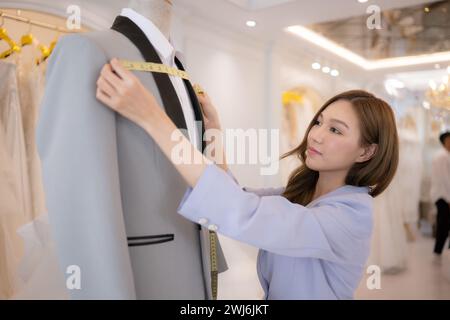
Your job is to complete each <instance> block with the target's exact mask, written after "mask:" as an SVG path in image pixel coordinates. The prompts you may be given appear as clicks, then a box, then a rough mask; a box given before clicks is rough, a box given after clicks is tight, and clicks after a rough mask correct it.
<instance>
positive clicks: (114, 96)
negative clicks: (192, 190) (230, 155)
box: [96, 59, 227, 186]
mask: <svg viewBox="0 0 450 320" xmlns="http://www.w3.org/2000/svg"><path fill="white" fill-rule="evenodd" d="M96 95H97V98H98V99H99V100H100V101H101V102H103V103H104V104H105V105H107V106H108V107H110V108H111V109H113V110H115V111H116V112H118V113H120V114H121V115H122V116H124V117H126V118H128V119H130V120H131V121H133V122H135V123H136V124H138V125H140V126H141V127H142V128H143V129H144V130H146V131H147V133H148V134H149V135H150V136H152V137H153V139H154V140H155V142H156V143H157V144H158V146H159V147H160V148H161V150H162V152H163V153H164V154H165V155H166V157H167V158H168V159H169V160H170V161H171V162H172V163H173V164H174V166H175V168H176V169H177V170H178V172H179V173H180V174H181V175H182V176H183V178H184V179H185V180H186V182H187V183H188V184H189V185H190V186H194V185H195V184H196V182H197V180H198V179H199V177H200V176H201V175H202V173H203V171H204V170H205V168H206V166H207V165H208V164H211V163H212V162H213V161H211V160H210V159H208V158H206V157H205V156H204V155H203V154H202V153H201V152H200V151H198V150H197V149H196V148H195V147H194V146H193V145H192V144H191V143H190V141H189V140H188V139H187V138H186V137H185V136H184V135H183V134H182V133H181V131H180V130H179V129H178V128H177V127H176V126H175V125H174V123H173V122H172V120H171V119H170V118H169V117H168V116H167V114H166V113H165V112H164V109H163V108H162V107H161V106H159V105H158V102H157V101H156V99H155V98H154V97H153V95H152V94H151V93H150V92H149V91H148V90H147V89H146V88H145V87H144V86H143V85H142V84H141V82H140V81H139V79H138V78H136V77H135V76H134V75H133V73H132V72H130V71H129V70H127V69H125V68H124V67H123V66H122V65H121V64H120V62H119V61H118V60H116V59H113V60H112V61H111V63H110V64H106V65H105V66H104V67H103V69H102V71H101V74H100V77H99V79H98V81H97V94H96ZM199 100H200V103H202V108H204V110H205V108H207V109H206V110H207V111H208V112H209V113H207V114H209V116H210V119H209V120H210V122H213V123H214V125H217V123H216V122H217V121H216V122H214V119H213V115H214V113H213V111H211V106H212V104H210V101H209V98H208V97H207V96H205V97H201V98H200V99H199ZM203 112H204V114H205V111H203ZM218 129H220V127H219V128H218ZM172 136H175V137H179V138H178V139H177V140H176V141H174V140H173V139H172ZM215 147H216V148H223V147H222V146H221V141H215ZM174 148H177V149H178V150H180V149H181V150H184V151H190V153H188V154H190V155H192V157H191V159H193V161H191V162H189V163H180V161H178V160H179V159H177V158H175V157H174V156H173V155H172V151H173V150H174ZM216 150H217V149H216ZM220 154H221V153H219V155H220ZM222 154H224V153H223V152H222ZM224 158H225V156H223V158H219V159H217V160H216V161H215V162H217V163H218V164H219V165H220V166H221V168H222V169H224V170H227V165H226V163H225V159H224Z"/></svg>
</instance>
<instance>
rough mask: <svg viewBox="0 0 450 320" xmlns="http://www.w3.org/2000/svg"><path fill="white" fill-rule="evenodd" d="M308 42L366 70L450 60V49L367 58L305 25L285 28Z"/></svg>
mask: <svg viewBox="0 0 450 320" xmlns="http://www.w3.org/2000/svg"><path fill="white" fill-rule="evenodd" d="M285 30H286V31H287V32H290V33H292V34H294V35H296V36H298V37H300V38H302V39H304V40H306V41H308V42H311V43H313V44H315V45H317V46H319V47H321V48H322V49H325V50H327V51H329V52H331V53H333V54H335V55H337V56H339V57H341V58H343V59H345V60H347V61H349V62H351V63H353V64H356V65H357V66H359V67H361V68H363V69H365V70H377V69H386V68H394V67H405V66H413V65H420V64H428V63H438V62H443V61H449V60H450V51H446V52H437V53H430V54H423V55H417V56H406V57H396V58H387V59H380V60H367V59H365V58H363V57H361V56H360V55H358V54H356V53H354V52H352V51H351V50H349V49H346V48H344V47H342V46H340V45H338V44H336V43H335V42H333V41H331V40H329V39H327V38H325V37H323V36H322V35H320V34H318V33H316V32H314V31H312V30H310V29H308V28H305V27H303V26H291V27H288V28H286V29H285Z"/></svg>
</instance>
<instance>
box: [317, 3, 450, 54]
mask: <svg viewBox="0 0 450 320" xmlns="http://www.w3.org/2000/svg"><path fill="white" fill-rule="evenodd" d="M381 18H382V19H381V21H380V22H381V23H380V25H381V26H382V28H381V29H369V28H367V27H365V26H366V20H367V16H358V17H352V18H349V19H340V20H336V21H332V22H324V23H319V24H313V25H311V26H309V28H310V29H312V30H314V31H315V32H317V33H319V34H321V35H322V36H324V37H326V38H328V39H331V40H332V41H334V42H335V43H338V44H340V45H341V46H343V47H345V48H347V49H350V50H352V51H353V52H355V53H357V54H359V55H361V56H363V57H364V58H366V59H372V60H373V59H386V58H392V57H400V56H413V55H421V54H429V53H434V52H443V51H450V1H449V0H447V1H436V2H433V3H427V4H420V5H415V6H410V7H407V8H401V9H391V10H386V11H383V12H382V14H381ZM361 26H364V27H361Z"/></svg>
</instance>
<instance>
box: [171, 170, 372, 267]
mask: <svg viewBox="0 0 450 320" xmlns="http://www.w3.org/2000/svg"><path fill="white" fill-rule="evenodd" d="M260 191H261V194H264V193H266V192H269V193H271V192H273V189H272V190H270V189H262V190H260ZM371 203H372V202H371V197H370V196H369V195H368V194H364V193H360V194H358V193H352V194H348V195H345V194H344V195H340V196H335V197H331V196H330V197H329V198H324V200H323V201H321V203H318V204H317V206H314V207H311V208H309V207H305V206H301V205H299V204H296V203H292V202H290V201H289V200H287V199H286V198H284V197H282V196H279V195H263V196H260V195H258V194H256V193H254V192H248V191H245V190H243V189H242V188H241V187H240V186H239V185H238V184H236V182H235V181H233V179H232V178H231V177H230V176H229V175H228V174H227V173H226V172H224V171H223V170H221V169H219V168H218V167H217V166H215V165H213V164H211V165H208V166H207V168H206V170H205V171H204V172H203V174H202V176H201V177H200V179H199V180H198V181H197V184H196V185H195V187H194V188H190V189H188V191H187V192H186V194H185V195H184V198H183V199H182V202H181V203H180V206H179V208H178V212H179V213H180V214H181V215H183V216H185V217H186V218H188V219H191V220H192V221H199V220H200V219H201V218H206V219H207V220H208V222H207V223H208V224H214V225H216V226H218V232H219V233H222V234H223V235H225V236H228V237H230V238H233V239H236V240H239V241H242V242H245V243H248V244H250V245H253V246H255V247H258V248H261V249H264V250H267V251H270V252H273V253H276V254H280V255H285V256H290V257H305V258H318V259H323V260H327V261H331V262H337V263H344V264H350V265H355V266H361V265H364V263H365V261H366V260H367V257H368V253H369V248H370V236H371V230H372V218H371Z"/></svg>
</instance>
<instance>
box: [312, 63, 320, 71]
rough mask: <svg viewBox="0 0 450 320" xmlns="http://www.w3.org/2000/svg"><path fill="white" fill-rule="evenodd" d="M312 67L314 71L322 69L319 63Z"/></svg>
mask: <svg viewBox="0 0 450 320" xmlns="http://www.w3.org/2000/svg"><path fill="white" fill-rule="evenodd" d="M311 67H312V68H313V69H314V70H319V69H320V67H321V65H320V63H318V62H314V63H313V64H312V65H311Z"/></svg>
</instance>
